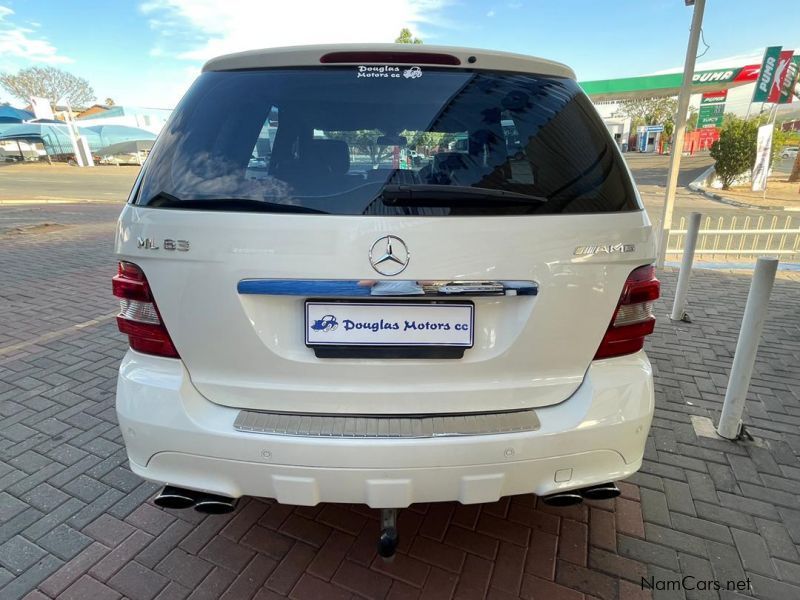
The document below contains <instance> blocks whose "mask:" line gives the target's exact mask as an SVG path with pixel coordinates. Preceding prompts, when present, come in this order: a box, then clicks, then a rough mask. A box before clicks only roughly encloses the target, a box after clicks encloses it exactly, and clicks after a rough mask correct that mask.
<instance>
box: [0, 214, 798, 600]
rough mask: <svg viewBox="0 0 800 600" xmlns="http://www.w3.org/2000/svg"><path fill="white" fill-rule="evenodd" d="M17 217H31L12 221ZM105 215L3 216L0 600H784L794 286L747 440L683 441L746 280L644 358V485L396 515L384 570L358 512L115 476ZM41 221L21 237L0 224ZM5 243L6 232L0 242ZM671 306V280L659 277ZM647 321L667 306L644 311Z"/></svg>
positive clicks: (712, 398) (712, 287)
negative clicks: (195, 498) (156, 499)
mask: <svg viewBox="0 0 800 600" xmlns="http://www.w3.org/2000/svg"><path fill="white" fill-rule="evenodd" d="M31 210H33V211H34V212H31ZM117 212H118V207H115V206H102V205H100V206H97V205H95V206H88V205H81V206H77V205H64V206H57V207H49V208H48V207H44V208H35V209H28V208H13V209H12V208H6V209H3V210H2V212H0V217H2V219H1V220H0V224H2V225H0V231H4V232H5V233H0V598H2V599H3V600H7V599H8V600H11V599H16V598H22V597H27V598H31V599H44V598H59V599H81V600H83V599H95V598H96V599H103V598H122V597H127V598H131V599H139V598H143V599H144V598H146V599H151V598H159V599H167V598H192V599H193V600H194V599H199V598H226V599H231V600H239V599H246V598H258V599H259V600H264V599H267V598H275V597H285V596H289V597H291V598H349V597H367V598H417V597H421V598H436V599H438V598H449V597H458V598H472V597H475V598H481V597H490V598H497V599H502V598H526V599H535V600H538V599H540V598H547V599H548V600H549V599H556V598H574V599H575V600H581V599H586V600H588V599H591V598H601V599H603V600H605V599H615V598H631V599H635V598H648V597H650V593H649V592H643V591H642V589H641V586H640V583H641V579H642V577H654V578H656V579H659V580H661V581H667V580H673V579H676V578H677V579H679V578H680V577H682V576H684V575H690V576H692V577H693V578H695V579H694V581H704V580H713V579H716V580H722V581H723V582H724V581H727V580H740V579H745V578H749V579H750V582H751V584H752V590H751V591H749V592H745V593H744V595H742V596H740V595H739V594H736V593H734V592H728V591H722V592H717V591H711V592H700V591H697V590H691V591H680V590H678V591H676V590H671V591H665V592H662V591H657V592H655V597H656V598H658V597H664V598H684V597H685V598H689V599H694V598H722V599H726V600H728V599H730V600H733V599H735V598H739V597H745V596H746V595H753V596H756V597H759V598H776V599H781V600H783V599H785V598H800V555H798V549H799V548H800V546H799V544H800V500H798V497H799V496H798V493H800V462H799V461H798V454H800V432H798V427H797V426H798V424H800V374H799V372H800V370H799V369H798V365H800V313H799V311H798V298H800V282H798V281H797V280H796V279H795V280H791V279H781V280H779V281H778V282H777V283H776V288H775V291H774V294H773V298H772V303H771V308H772V312H771V316H770V319H769V321H768V322H767V325H766V328H765V334H764V341H763V343H762V349H761V352H760V354H759V359H758V363H757V366H756V373H755V376H754V378H753V384H752V387H751V393H750V397H749V399H748V403H747V416H746V422H747V424H748V428H749V430H750V432H751V433H752V434H753V436H754V437H755V440H754V441H753V442H747V443H732V442H727V441H721V440H714V439H709V438H704V437H698V436H697V435H696V433H695V430H694V428H693V427H692V421H691V418H692V416H697V417H710V418H711V419H712V420H714V421H716V419H717V417H718V413H719V410H720V407H721V402H722V398H723V394H724V389H725V385H726V381H727V369H728V368H729V365H730V362H731V359H732V355H733V350H734V347H735V343H736V335H737V330H738V322H739V318H740V315H741V312H742V307H743V303H744V299H745V297H746V294H747V286H748V278H747V277H746V276H745V275H733V274H723V273H718V272H706V271H704V272H698V273H696V275H695V276H694V279H693V282H692V291H691V293H690V302H691V304H690V307H689V312H690V313H691V315H692V317H693V320H694V322H693V323H691V324H685V323H681V324H680V325H677V326H676V325H673V324H670V323H669V322H667V320H666V319H662V320H661V322H660V323H659V325H658V327H657V332H656V335H655V336H653V337H652V339H651V340H650V342H649V353H650V356H651V358H652V360H653V363H654V367H655V370H656V385H657V402H656V404H657V408H656V418H655V421H654V424H653V429H652V432H651V435H650V438H649V440H648V446H647V455H646V461H645V464H644V466H643V468H642V471H641V472H640V473H639V474H637V475H636V476H634V477H633V478H631V479H630V480H629V481H628V482H626V483H625V484H624V485H622V486H621V487H622V489H623V495H622V497H621V498H618V499H617V500H615V501H613V502H612V501H607V502H599V503H591V504H584V505H582V506H580V507H572V508H569V509H552V508H548V507H544V506H542V505H540V504H539V503H537V499H536V498H535V497H533V496H518V497H514V498H510V499H504V500H503V501H501V502H498V503H495V504H487V505H474V506H461V505H458V504H433V505H415V506H413V507H411V508H410V509H407V510H404V511H402V512H401V517H400V529H401V535H402V543H401V547H400V552H399V554H398V556H397V558H396V560H395V561H394V562H393V563H391V564H386V563H384V562H382V561H381V560H380V559H378V558H376V554H375V541H376V536H377V532H378V521H377V516H378V515H377V511H373V510H370V509H368V508H366V507H364V506H342V505H333V504H326V505H320V506H317V507H313V508H293V507H287V506H282V505H279V504H277V503H274V502H272V501H269V500H260V499H243V501H242V502H240V504H239V506H238V508H237V510H236V512H235V513H233V514H231V515H227V516H213V517H211V516H204V515H200V514H198V513H196V512H194V511H164V510H161V509H159V508H156V507H155V506H153V505H152V503H151V502H150V499H151V498H152V496H153V494H154V492H155V490H156V487H155V486H154V485H152V484H149V483H145V482H143V481H141V480H139V479H138V478H137V477H135V476H134V475H132V474H131V473H130V471H129V470H128V469H127V467H126V463H125V452H124V448H123V445H122V440H121V437H120V434H119V431H118V428H117V426H116V421H115V415H114V409H113V395H114V385H115V377H116V366H117V363H118V361H119V359H120V357H121V355H122V353H123V352H124V349H125V342H124V340H122V339H121V337H120V336H119V334H118V333H117V332H116V328H115V325H114V323H113V320H112V319H111V315H112V314H113V312H114V303H113V299H112V298H111V297H110V294H109V277H110V276H111V274H112V272H113V269H114V263H113V261H112V259H111V257H110V250H111V241H110V240H111V237H110V236H111V233H112V230H113V218H114V217H115V216H116V213H117ZM41 222H53V223H56V224H58V225H59V226H55V227H44V228H43V227H33V228H26V229H23V231H21V232H19V231H17V230H16V229H15V224H26V225H30V224H36V223H41ZM3 228H5V229H3ZM662 279H663V280H664V284H665V285H664V292H665V296H666V297H668V298H669V297H671V292H672V287H673V283H674V273H673V272H669V271H668V272H665V273H663V274H662ZM658 310H659V312H660V313H661V314H662V315H664V314H666V312H667V307H666V305H665V303H664V302H661V303H659V308H658Z"/></svg>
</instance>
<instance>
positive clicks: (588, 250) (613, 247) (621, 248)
mask: <svg viewBox="0 0 800 600" xmlns="http://www.w3.org/2000/svg"><path fill="white" fill-rule="evenodd" d="M635 251H636V246H635V245H634V244H598V245H597V246H578V247H577V248H575V252H574V254H575V256H586V255H588V254H623V253H626V252H635Z"/></svg>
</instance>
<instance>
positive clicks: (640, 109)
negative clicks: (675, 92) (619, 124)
mask: <svg viewBox="0 0 800 600" xmlns="http://www.w3.org/2000/svg"><path fill="white" fill-rule="evenodd" d="M677 112H678V99H677V98H632V99H630V100H623V101H622V102H620V103H619V109H618V110H617V113H616V114H618V115H622V116H624V117H630V118H631V121H632V123H631V126H632V127H637V126H639V125H666V123H667V122H670V123H674V122H675V114H676V113H677Z"/></svg>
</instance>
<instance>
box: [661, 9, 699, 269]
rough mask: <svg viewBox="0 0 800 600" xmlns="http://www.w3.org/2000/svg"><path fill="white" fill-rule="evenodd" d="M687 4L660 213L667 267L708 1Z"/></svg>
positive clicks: (662, 253) (662, 242)
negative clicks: (680, 80) (689, 20)
mask: <svg viewBox="0 0 800 600" xmlns="http://www.w3.org/2000/svg"><path fill="white" fill-rule="evenodd" d="M684 1H685V2H686V5H687V6H691V5H692V4H694V14H693V16H692V29H691V31H690V32H689V46H688V47H687V48H686V62H685V64H684V66H683V83H682V84H681V91H680V93H679V94H678V114H677V115H676V117H675V135H674V139H673V143H672V152H671V153H670V155H669V175H668V176H667V192H666V194H665V195H664V211H663V212H662V213H661V240H660V243H659V247H658V266H659V267H663V266H664V258H665V257H666V254H667V243H668V242H669V230H670V229H671V228H672V209H673V207H674V205H675V188H676V187H677V186H678V172H679V171H680V166H681V154H682V153H683V137H684V134H685V133H686V113H687V111H688V110H689V99H690V97H691V95H692V76H693V75H694V63H695V60H696V58H697V45H698V43H699V41H700V29H701V28H702V26H703V11H704V10H705V8H706V0H684Z"/></svg>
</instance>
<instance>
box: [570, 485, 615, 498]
mask: <svg viewBox="0 0 800 600" xmlns="http://www.w3.org/2000/svg"><path fill="white" fill-rule="evenodd" d="M580 494H581V496H583V497H584V499H586V500H608V499H610V498H616V497H617V496H619V488H618V487H617V484H616V483H614V482H613V481H611V482H609V483H601V484H600V485H593V486H591V487H587V488H583V489H582V490H580Z"/></svg>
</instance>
